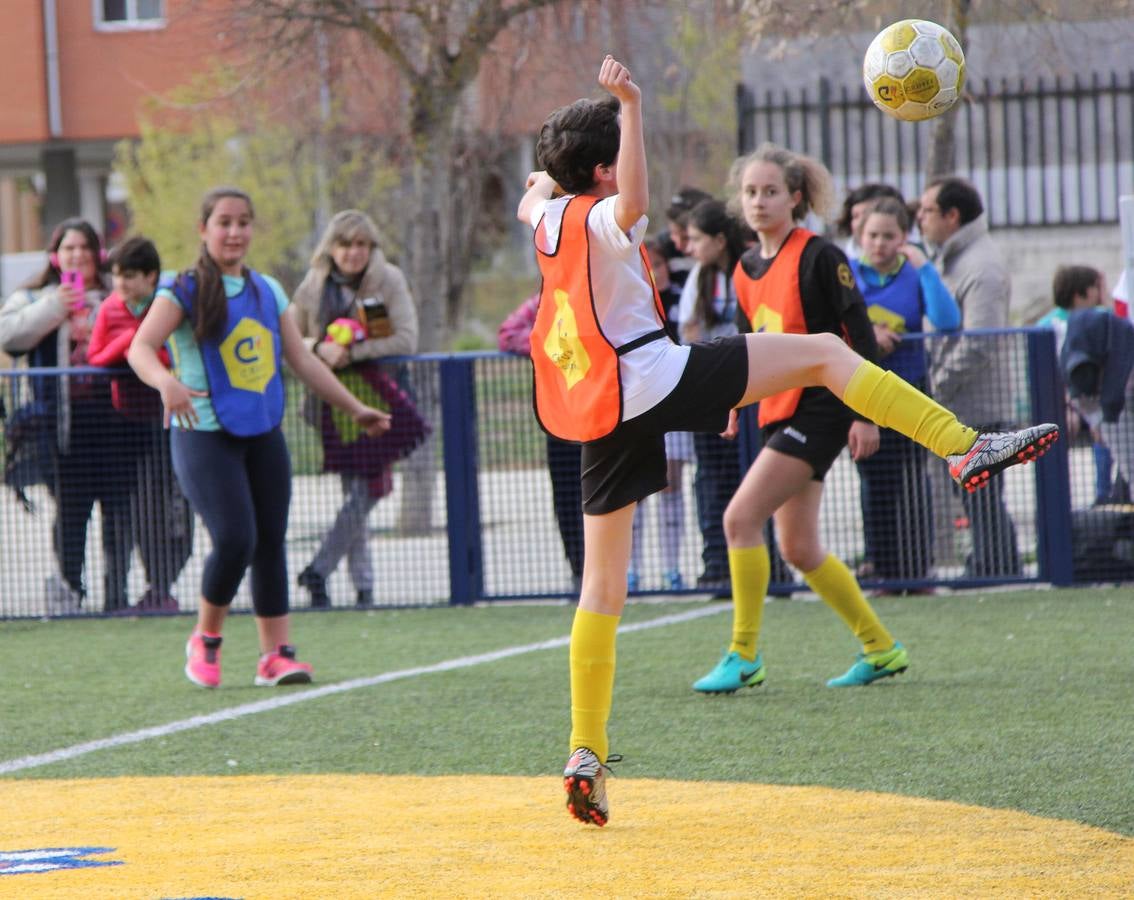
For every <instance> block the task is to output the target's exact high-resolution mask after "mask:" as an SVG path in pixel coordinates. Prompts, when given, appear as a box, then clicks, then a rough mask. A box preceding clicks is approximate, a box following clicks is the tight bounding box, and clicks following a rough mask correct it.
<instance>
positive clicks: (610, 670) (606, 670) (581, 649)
mask: <svg viewBox="0 0 1134 900" xmlns="http://www.w3.org/2000/svg"><path fill="white" fill-rule="evenodd" d="M619 619H620V617H619V616H607V615H603V614H602V613H595V612H590V611H589V610H586V609H580V610H577V611H576V612H575V623H574V625H572V626H571V746H570V748H569V749H568V751H567V752H568V753H571V752H574V751H575V750H576V749H577V748H579V747H586V748H587V749H589V750H591V751H592V752H593V753H594V754H595V756H597V757H598V758H599V762H603V763H605V762H606V757H607V754H608V753H609V752H610V746H609V742H608V740H607V736H606V720H607V719H609V718H610V705H611V700H612V697H613V695H614V639H615V632H617V631H618V621H619Z"/></svg>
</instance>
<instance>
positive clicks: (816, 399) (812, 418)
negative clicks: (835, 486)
mask: <svg viewBox="0 0 1134 900" xmlns="http://www.w3.org/2000/svg"><path fill="white" fill-rule="evenodd" d="M852 422H854V413H852V412H851V411H850V410H849V409H848V408H847V407H846V405H844V403H843V402H842V401H841V400H840V399H839V398H838V397H836V396H835V395H834V394H832V393H831V392H830V391H829V390H827V389H826V388H805V389H804V391H803V396H802V397H800V399H799V406H797V407H796V409H795V413H794V414H793V415H792V417H791V418H790V419H784V420H783V421H781V422H773V423H772V424H770V425H767V426H765V427H764V430H763V438H764V446H765V447H771V448H772V449H773V450H778V451H779V452H780V453H783V454H785V455H787V456H794V457H795V458H796V459H801V460H803V461H804V462H805V463H807V464H808V465H809V466H811V468H812V469H813V470H814V472H815V474H814V475H813V476H812V478H813V480H815V481H822V480H823V478H824V477H825V476H826V474H827V472H829V471H830V469H831V466H832V465H834V463H835V460H836V459H838V457H839V454H840V453H842V452H843V447H845V446H846V445H847V433H848V432H849V431H850V427H851V423H852Z"/></svg>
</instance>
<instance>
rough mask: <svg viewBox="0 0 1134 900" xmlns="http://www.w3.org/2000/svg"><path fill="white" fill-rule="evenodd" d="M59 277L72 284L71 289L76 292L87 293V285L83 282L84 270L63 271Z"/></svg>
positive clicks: (65, 282) (67, 283)
mask: <svg viewBox="0 0 1134 900" xmlns="http://www.w3.org/2000/svg"><path fill="white" fill-rule="evenodd" d="M59 277H60V279H61V280H62V282H63V283H64V284H66V285H70V286H71V289H72V290H73V291H75V292H76V293H79V294H82V293H85V291H86V285H85V284H84V283H83V273H82V272H80V271H78V270H75V271H74V272H63V273H62V274H61V275H60V276H59Z"/></svg>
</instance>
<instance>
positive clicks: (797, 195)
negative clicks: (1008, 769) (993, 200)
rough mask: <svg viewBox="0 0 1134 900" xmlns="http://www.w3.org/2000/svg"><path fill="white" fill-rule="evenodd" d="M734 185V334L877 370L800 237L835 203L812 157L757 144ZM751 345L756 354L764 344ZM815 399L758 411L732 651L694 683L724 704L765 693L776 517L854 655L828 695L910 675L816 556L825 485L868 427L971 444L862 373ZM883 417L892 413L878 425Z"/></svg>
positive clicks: (925, 405)
mask: <svg viewBox="0 0 1134 900" xmlns="http://www.w3.org/2000/svg"><path fill="white" fill-rule="evenodd" d="M733 183H734V187H735V189H736V202H737V204H738V205H739V207H740V210H741V212H742V213H743V215H744V218H745V220H746V221H747V222H748V224H749V225H750V226H751V227H752V228H753V229H754V230H755V231H756V233H757V235H758V236H759V238H760V243H759V245H758V246H755V247H753V248H752V249H751V250H749V251H748V252H747V253H746V254H745V255H744V257H743V258H742V259H741V261H740V263H739V265H738V266H737V271H736V277H735V282H736V285H737V297H738V301H739V306H740V309H741V316H742V322H741V325H742V330H746V331H756V332H764V333H768V332H778V333H782V334H783V335H784V336H787V335H789V334H801V335H802V334H811V335H830V336H842V335H845V336H846V338H847V340H848V341H849V342H850V344H851V346H852V347H853V348H854V350H856V351H858V352H859V353H860V354H862V356H864V357H867V358H870V359H873V358H875V357H876V356H877V347H876V344H875V340H874V333H873V329H872V326H871V323H870V320H869V317H868V315H867V311H866V304H865V302H864V301H863V299H862V295H861V294H860V293H859V291H858V288H857V287H856V285H855V280H854V276H853V274H852V273H851V269H850V266H849V265H848V263H847V259H846V257H845V256H844V254H843V252H842V251H841V250H839V249H838V248H837V247H836V246H835V245H834V244H832V243H830V242H829V241H826V240H824V239H823V238H821V237H819V236H818V235H816V234H813V233H812V232H810V231H808V230H807V229H805V228H803V227H801V226H800V224H799V223H800V222H802V220H803V219H804V217H806V216H807V214H808V213H809V212H812V211H814V212H815V213H816V214H818V215H820V216H822V215H824V214H825V213H826V212H827V209H828V206H829V203H830V199H831V181H830V175H829V174H828V172H827V170H826V169H825V168H823V166H822V165H820V164H819V163H818V162H816V161H815V160H813V159H810V158H809V157H806V156H799V155H797V154H793V153H791V152H790V151H787V150H784V149H782V148H780V147H776V146H773V145H770V144H765V145H763V146H762V147H760V148H759V149H757V150H756V151H755V152H754V153H752V154H750V155H749V156H746V157H743V158H742V159H740V160H738V161H737V162H736V164H735V165H734V166H733ZM768 336H769V337H771V335H768ZM829 339H830V338H828V340H829ZM758 340H759V341H760V343H761V344H763V340H764V338H763V335H761V336H760V338H758ZM823 385H824V386H808V387H803V388H800V387H792V388H790V389H788V390H783V391H780V392H777V393H774V394H772V395H771V396H769V397H767V398H765V399H764V400H763V401H762V402H761V403H760V417H759V424H760V426H761V427H762V428H763V431H764V443H763V449H762V450H761V451H760V454H759V455H758V456H757V457H756V460H755V461H754V462H753V463H752V466H751V468H750V469H749V470H748V474H747V475H746V476H745V477H744V480H743V481H742V482H741V485H740V487H739V489H738V490H737V492H736V494H735V495H734V496H733V498H732V501H731V502H730V503H729V505H728V508H727V509H726V511H725V520H724V527H725V537H726V540H727V541H728V546H729V566H730V570H731V574H732V586H733V630H732V640H731V643H730V644H729V647H728V649H727V650H726V651H725V654H724V656H723V657H722V658H721V660H720V662H719V663H717V665H716V667H715V668H714V669H713V670H712V671H711V672H709V673H708V674H707V675H705V676H704V677H703V678H701V679H699V680H698V681H697V682H695V683H694V685H693V688H694V690H697V691H700V692H703V693H710V694H715V693H732V692H733V691H736V690H738V689H739V688H742V687H754V686H756V685H759V684H761V683H762V682H763V681H764V677H765V669H764V661H763V658H762V656H761V654H760V653H759V652H758V649H759V648H758V640H759V635H760V622H761V617H762V614H763V609H764V598H765V593H766V591H767V587H768V578H769V562H768V551H767V548H766V547H765V546H764V543H763V532H764V525H765V523H766V522H767V520H768V518H769V517H773V516H774V518H775V522H776V533H777V534H778V535H779V539H780V550H781V552H782V553H783V555H784V558H785V559H786V560H787V561H788V562H790V563H791V564H792V565H793V566H795V567H796V568H797V569H799V570H800V571H801V572H802V573H803V578H804V580H805V581H806V582H807V584H808V585H809V586H810V587H811V589H812V590H814V591H815V592H816V593H817V594H818V595H819V596H820V597H822V598H823V600H824V602H825V603H826V604H827V605H828V606H830V607H831V609H832V610H834V611H835V613H836V614H837V615H838V616H839V618H840V619H842V620H843V622H844V623H845V624H846V626H847V627H848V628H849V629H850V630H851V632H852V633H853V634H854V636H855V637H856V638H857V639H858V640H859V642H860V643H861V644H862V652H861V653H860V654H859V656H858V658H857V659H856V660H855V662H854V664H853V665H852V666H851V667H850V669H849V670H848V671H847V672H846V673H845V674H843V675H841V676H839V677H838V678H832V679H831V680H830V681H828V682H827V684H828V685H829V686H831V687H850V686H859V685H868V684H871V683H872V682H874V681H877V680H878V679H880V678H886V677H889V676H892V675H896V674H898V673H899V672H904V671H905V669H906V667H907V666H908V665H909V655H908V653H907V652H906V650H905V648H904V647H903V646H902V645H901V644H900V643H899V642H897V641H896V640H894V638H893V636H892V635H891V634H890V632H889V631H887V629H886V626H885V625H883V624H882V622H881V621H880V620H879V618H878V616H877V614H876V613H875V611H874V609H873V608H872V607H871V605H870V603H869V602H867V600H866V597H865V596H864V595H863V593H862V590H861V588H860V587H859V585H858V582H857V581H856V580H855V577H854V575H853V574H852V573H851V571H850V569H848V568H847V566H846V565H845V564H844V563H843V562H842V560H840V559H838V558H837V557H835V556H833V555H832V554H831V553H829V552H828V551H827V550H826V549H825V548H824V547H823V545H822V542H821V540H820V537H819V507H820V503H821V501H822V497H823V477H824V475H826V473H827V471H828V470H829V469H830V467H831V465H832V464H833V463H834V461H835V458H836V457H837V456H838V455H839V453H840V452H841V451H842V449H843V447H844V446H848V447H849V449H850V452H851V456H852V457H853V458H854V459H855V460H856V461H859V460H862V459H865V458H866V457H868V456H870V455H871V454H872V453H874V452H875V451H876V450H877V449H878V440H879V434H878V429H877V427H876V426H875V425H873V424H871V423H870V422H867V421H864V419H867V418H869V419H872V420H873V421H874V422H878V423H879V424H882V425H885V426H887V427H893V426H891V425H890V422H891V421H898V422H900V423H901V424H899V425H898V426H897V430H898V431H902V432H903V433H905V434H910V436H912V437H913V438H914V439H915V440H917V441H919V442H920V443H922V444H923V445H925V446H927V447H929V449H930V450H933V451H934V452H935V453H937V454H938V455H940V456H950V455H953V454H961V455H963V453H962V450H963V449H965V448H969V447H970V446H972V445H973V440H974V437H975V436H976V433H975V432H974V431H972V430H970V429H966V428H964V427H963V426H961V425H960V424H959V423H958V422H957V421H956V419H955V418H953V417H952V416H951V415H950V416H944V417H942V416H940V415H937V414H936V413H934V412H933V407H934V406H936V404H934V403H933V402H932V401H931V400H929V399H928V398H926V397H924V395H922V394H920V393H919V392H917V391H916V390H914V389H913V388H912V387H910V386H909V385H908V384H906V383H905V382H903V381H901V380H900V379H899V378H897V376H895V375H893V374H891V373H883V372H882V371H881V370H880V369H878V368H877V367H875V366H873V365H872V364H868V363H862V364H861V367H860V368H859V369H856V371H855V372H854V374H853V375H852V377H851V378H850V380H849V381H848V382H847V384H846V386H845V387H844V389H843V390H842V391H841V392H840V391H839V389H838V385H832V384H831V383H830V382H824V383H823ZM884 397H885V398H887V399H883V398H884ZM883 405H885V406H887V407H888V410H887V411H886V412H885V413H883V412H882V407H883ZM937 409H938V410H941V408H940V407H937ZM941 412H942V413H944V410H941ZM880 413H881V414H880ZM935 415H936V416H937V418H938V426H937V428H936V429H935V433H934V434H932V435H931V434H930V433H929V430H927V429H926V428H925V427H923V426H924V425H925V424H927V420H928V419H929V418H933V417H934V416H935ZM730 425H731V423H730ZM903 426H904V427H903ZM907 429H912V432H911V430H907ZM1055 434H1056V431H1055V429H1054V427H1045V428H1044V429H1042V430H1040V431H1038V432H1036V433H1034V434H1033V433H1032V432H1030V431H1029V432H1025V433H1023V436H1022V437H1020V438H1019V439H1018V440H1015V439H1010V440H1009V441H1008V443H1009V444H1011V446H1012V448H1013V450H1012V452H1013V454H1015V453H1016V452H1021V453H1023V454H1024V455H1025V457H1026V456H1027V455H1028V454H1029V453H1031V454H1033V455H1038V453H1040V452H1042V451H1043V450H1044V449H1045V448H1046V445H1047V443H1048V442H1050V441H1051V440H1054V437H1055ZM992 443H995V444H997V445H998V446H999V445H1000V444H1002V443H1004V441H1003V440H1001V439H999V438H998V439H997V440H995V441H993V442H992ZM977 468H978V469H980V471H979V472H976V473H974V474H970V475H966V476H965V477H962V478H961V479H960V480H961V481H962V482H963V483H969V482H971V480H972V479H973V478H974V477H976V478H977V480H978V484H979V483H983V479H984V478H987V476H986V475H984V473H985V472H986V471H990V469H992V468H995V466H988V465H978V466H977ZM957 474H958V473H957V472H954V475H957ZM970 486H972V485H970Z"/></svg>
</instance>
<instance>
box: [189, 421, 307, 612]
mask: <svg viewBox="0 0 1134 900" xmlns="http://www.w3.org/2000/svg"><path fill="white" fill-rule="evenodd" d="M170 446H171V448H172V450H173V471H174V472H175V473H176V475H177V481H178V483H179V484H180V485H181V491H182V493H184V494H185V497H186V498H187V499H188V500H189V504H190V505H191V506H192V507H193V509H194V511H195V512H196V513H197V515H199V516H200V517H201V520H202V521H203V522H204V523H205V528H206V529H208V532H209V537H210V538H211V539H212V544H213V548H212V550H211V551H210V553H209V556H208V558H207V559H206V560H205V571H204V574H203V575H202V578H201V596H203V597H204V598H205V599H206V600H208V601H209V602H210V603H212V604H214V605H215V606H228V605H229V604H230V603H232V598H233V597H234V596H235V595H236V590H237V588H238V587H240V582H241V579H243V578H244V571H245V569H247V568H248V567H249V566H251V567H252V609H253V610H254V611H255V613H256V615H257V616H261V617H265V618H272V617H276V616H283V615H287V611H288V583H287V555H286V551H285V547H284V538H285V537H286V535H287V514H288V506H289V504H290V502H291V458H290V457H289V456H288V452H287V443H286V442H285V441H284V436H283V432H282V431H280V429H279V428H275V429H273V430H272V431H269V432H267V433H265V434H260V435H256V436H255V437H235V436H233V435H230V434H228V433H227V432H224V431H186V430H184V429H180V428H175V429H173V431H172V434H171V438H170Z"/></svg>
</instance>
